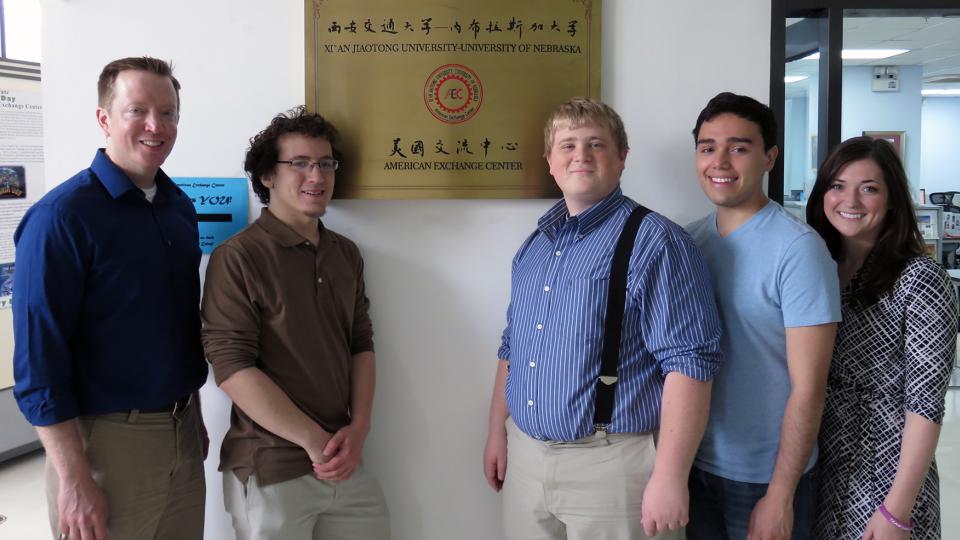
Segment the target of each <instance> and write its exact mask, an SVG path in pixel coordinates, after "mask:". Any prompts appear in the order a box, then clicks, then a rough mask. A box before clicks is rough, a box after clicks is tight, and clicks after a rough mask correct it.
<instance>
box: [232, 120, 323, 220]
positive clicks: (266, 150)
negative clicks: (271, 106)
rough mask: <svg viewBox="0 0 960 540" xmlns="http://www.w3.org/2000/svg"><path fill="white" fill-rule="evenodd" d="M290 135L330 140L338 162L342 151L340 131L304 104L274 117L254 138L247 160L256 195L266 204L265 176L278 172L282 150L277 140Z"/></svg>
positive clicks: (246, 163)
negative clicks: (297, 134)
mask: <svg viewBox="0 0 960 540" xmlns="http://www.w3.org/2000/svg"><path fill="white" fill-rule="evenodd" d="M287 133H299V134H301V135H305V136H307V137H311V138H317V139H326V140H327V142H329V143H330V147H331V148H333V157H334V159H336V160H338V161H342V160H341V159H340V152H339V151H338V150H337V144H339V143H340V132H339V131H337V128H335V127H334V126H333V124H331V123H330V122H329V121H328V120H326V119H325V118H324V117H322V116H320V115H319V114H316V113H311V112H307V108H306V107H304V106H303V105H301V106H299V107H294V108H293V109H290V110H289V111H287V112H283V113H280V114H278V115H276V116H274V117H273V120H271V121H270V125H269V126H267V127H266V129H264V130H263V131H261V132H260V133H257V134H256V135H254V136H253V137H252V138H251V139H250V148H249V149H247V157H246V158H245V159H244V160H243V170H245V171H247V175H248V176H250V183H251V184H252V186H253V192H254V193H256V194H257V198H258V199H260V202H262V203H263V204H268V203H269V202H270V190H269V189H267V186H265V185H263V176H264V175H268V174H270V173H272V172H273V171H274V168H275V167H276V166H277V157H278V156H279V149H278V148H277V139H279V138H280V137H281V136H283V135H286V134H287Z"/></svg>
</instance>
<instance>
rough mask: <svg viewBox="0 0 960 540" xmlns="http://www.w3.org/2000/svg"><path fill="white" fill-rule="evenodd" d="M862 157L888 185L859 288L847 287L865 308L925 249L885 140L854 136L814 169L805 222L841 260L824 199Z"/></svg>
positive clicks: (900, 171) (902, 175)
mask: <svg viewBox="0 0 960 540" xmlns="http://www.w3.org/2000/svg"><path fill="white" fill-rule="evenodd" d="M864 159H869V160H870V161H873V162H874V163H876V164H877V166H878V167H880V170H881V171H883V181H884V183H885V184H886V186H887V215H886V216H884V218H883V224H882V225H881V229H880V235H879V236H878V237H877V243H876V244H875V245H874V246H873V249H872V250H870V253H869V255H867V259H866V261H864V263H863V267H862V268H861V270H860V278H859V282H860V283H859V285H858V286H856V287H852V288H851V299H852V300H853V301H854V302H857V303H859V304H861V305H864V306H867V305H870V304H873V303H875V302H876V301H877V299H878V298H879V297H880V295H882V294H884V293H885V292H887V291H889V290H890V289H891V288H892V287H893V284H894V283H895V282H896V281H897V278H898V277H899V276H900V273H901V272H903V269H904V268H905V267H906V265H907V261H909V260H910V259H912V258H914V257H918V256H920V255H923V254H924V253H925V252H926V250H925V249H924V243H923V236H922V235H921V234H920V229H919V227H917V215H916V213H915V212H914V210H913V200H912V199H911V198H910V186H909V183H908V182H907V174H906V172H904V170H903V163H901V162H900V158H899V157H898V156H897V151H896V149H894V147H893V145H892V144H890V143H889V142H887V141H885V140H883V139H871V138H870V137H854V138H852V139H848V140H846V141H844V142H843V143H841V144H840V145H839V146H837V147H836V148H835V149H834V150H833V152H832V153H831V154H830V156H829V157H828V158H827V159H826V160H825V161H824V162H823V164H822V165H820V169H819V170H818V171H817V181H816V183H815V184H814V185H813V190H812V191H811V192H810V200H809V201H808V202H807V223H809V224H810V226H811V227H813V228H814V229H815V230H816V231H817V232H818V233H820V236H822V237H823V240H824V241H825V242H826V243H827V248H828V249H829V250H830V255H831V256H833V259H834V260H836V261H839V260H840V259H841V258H842V255H843V239H842V238H841V236H840V233H839V232H838V231H837V229H835V228H834V227H833V225H832V224H831V223H830V221H829V220H828V219H827V216H826V214H825V212H824V209H823V197H824V195H825V194H826V192H827V190H828V189H830V185H831V184H832V183H833V182H834V180H836V178H837V176H838V175H839V174H840V170H841V169H843V168H844V167H846V166H847V165H848V164H850V163H853V162H854V161H860V160H864Z"/></svg>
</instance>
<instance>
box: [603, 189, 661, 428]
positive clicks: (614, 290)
mask: <svg viewBox="0 0 960 540" xmlns="http://www.w3.org/2000/svg"><path fill="white" fill-rule="evenodd" d="M649 213H650V210H648V209H646V208H644V207H643V206H640V205H638V206H637V207H636V208H634V209H633V212H631V213H630V217H628V218H627V222H626V223H625V224H624V225H623V232H621V233H620V238H619V239H618V240H617V247H616V250H615V251H614V252H613V262H612V263H611V264H610V283H609V286H610V288H609V290H608V291H607V316H606V319H605V321H604V333H603V354H602V356H601V361H600V377H599V378H598V379H597V399H596V404H595V407H594V413H593V424H594V427H595V428H596V430H597V431H603V432H606V431H607V427H608V426H609V425H610V420H611V418H612V416H613V395H614V392H615V391H616V388H617V364H618V363H619V360H620V335H621V333H622V329H623V308H624V305H625V302H626V299H627V267H628V266H629V264H630V254H631V252H632V251H633V244H634V243H635V242H636V238H637V230H638V229H639V228H640V222H641V221H643V218H644V217H645V216H646V215H647V214H649Z"/></svg>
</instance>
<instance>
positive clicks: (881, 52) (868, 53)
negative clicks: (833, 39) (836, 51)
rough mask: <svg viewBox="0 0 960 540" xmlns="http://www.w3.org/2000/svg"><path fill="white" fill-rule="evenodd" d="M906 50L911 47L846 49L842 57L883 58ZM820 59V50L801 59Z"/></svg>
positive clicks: (851, 58) (841, 53) (855, 58)
mask: <svg viewBox="0 0 960 540" xmlns="http://www.w3.org/2000/svg"><path fill="white" fill-rule="evenodd" d="M906 52H910V49H844V50H842V51H840V58H842V59H844V60H883V59H884V58H890V57H891V56H897V55H898V54H903V53H906ZM819 59H820V51H817V52H815V53H813V54H811V55H809V56H805V57H803V58H802V59H801V60H819Z"/></svg>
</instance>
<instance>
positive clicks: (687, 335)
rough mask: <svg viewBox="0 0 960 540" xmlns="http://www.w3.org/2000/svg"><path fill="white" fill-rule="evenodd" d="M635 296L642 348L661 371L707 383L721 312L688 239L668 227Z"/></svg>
mask: <svg viewBox="0 0 960 540" xmlns="http://www.w3.org/2000/svg"><path fill="white" fill-rule="evenodd" d="M643 272H644V275H643V277H642V278H641V279H639V280H638V283H639V284H640V286H639V287H638V289H637V291H636V292H635V294H636V295H637V297H638V301H639V303H640V305H641V306H642V310H641V324H642V325H643V335H644V339H645V340H646V345H647V350H648V351H649V352H650V353H651V354H652V355H653V356H654V358H656V360H657V364H658V365H659V366H660V372H661V373H662V374H663V375H664V376H666V374H667V373H670V372H673V371H676V372H679V373H682V374H683V375H686V376H687V377H691V378H693V379H697V380H700V381H707V380H710V379H712V378H713V377H714V376H715V375H716V374H717V372H718V371H719V370H720V366H721V364H722V363H723V352H722V350H721V348H720V336H721V326H720V316H719V314H718V312H717V304H716V297H715V295H714V290H713V284H712V282H711V280H710V274H709V270H708V269H707V265H706V263H705V262H704V260H703V255H702V254H701V253H700V250H699V249H697V247H696V245H695V244H694V242H693V240H692V239H691V238H690V237H689V236H688V235H687V234H686V233H685V232H683V231H682V230H679V229H674V228H668V229H667V230H666V231H665V237H664V238H663V243H662V245H660V246H659V252H658V253H657V254H655V256H653V257H651V258H650V260H649V263H648V264H647V266H646V267H645V268H644V269H643Z"/></svg>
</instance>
